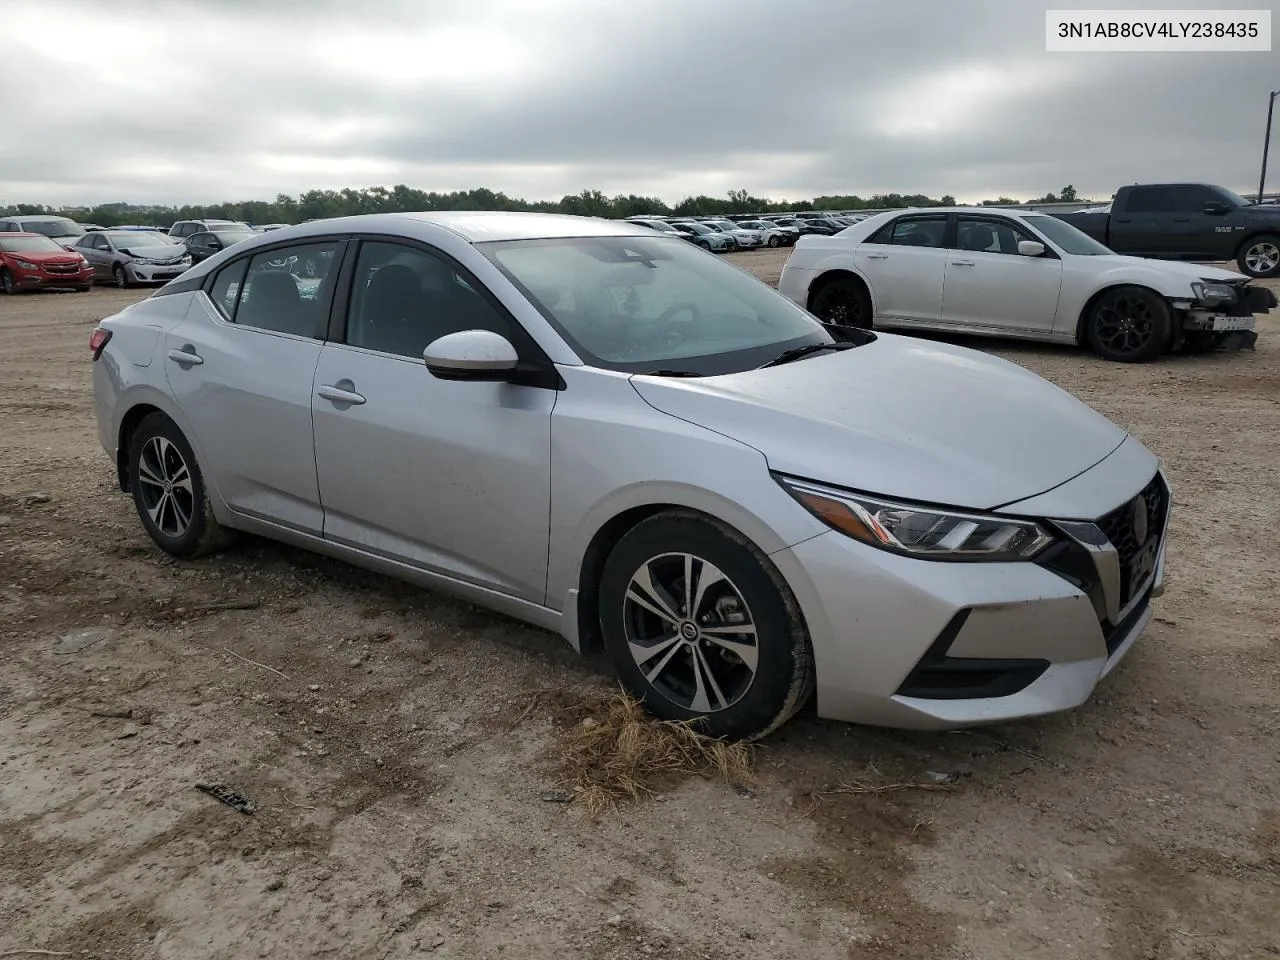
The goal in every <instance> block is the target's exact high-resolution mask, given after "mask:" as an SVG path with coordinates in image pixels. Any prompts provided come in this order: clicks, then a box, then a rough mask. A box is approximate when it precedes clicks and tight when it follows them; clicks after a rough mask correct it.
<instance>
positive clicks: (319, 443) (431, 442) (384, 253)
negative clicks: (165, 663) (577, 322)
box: [312, 241, 556, 603]
mask: <svg viewBox="0 0 1280 960" xmlns="http://www.w3.org/2000/svg"><path fill="white" fill-rule="evenodd" d="M515 322H516V321H515V320H514V319H512V318H511V317H510V316H509V315H507V313H506V312H505V311H504V310H503V309H502V308H501V307H500V306H498V304H497V301H496V300H494V299H492V298H491V296H490V295H489V294H488V292H487V291H485V290H483V288H482V287H481V286H480V285H479V283H478V281H476V280H475V279H474V278H473V277H471V276H470V275H469V274H467V273H465V271H463V270H462V268H460V267H458V266H457V265H455V264H454V263H453V262H452V261H451V260H449V259H447V258H446V257H444V256H443V255H442V254H439V253H438V252H437V251H434V250H432V249H430V248H427V247H423V246H417V245H404V244H400V243H392V242H383V241H365V242H362V243H361V244H360V249H359V253H358V255H357V257H356V262H355V269H354V274H353V277H352V286H351V297H350V306H349V309H348V312H347V317H346V323H345V330H344V332H343V334H342V336H341V337H340V339H339V341H338V342H331V343H327V344H325V345H324V347H323V348H322V349H321V351H320V362H319V366H318V367H317V368H316V376H315V390H314V396H313V398H312V403H313V409H314V419H315V445H316V446H315V449H316V467H317V469H318V471H319V477H320V499H321V502H322V503H323V505H324V535H325V537H326V538H328V539H331V540H335V541H338V542H340V543H343V544H347V545H350V546H355V547H358V548H360V549H362V550H366V551H369V552H371V553H376V554H380V555H382V556H386V557H390V558H394V559H397V560H401V561H404V562H407V563H410V564H413V565H415V566H418V567H421V568H423V569H426V570H431V571H433V572H436V573H442V574H445V575H447V576H451V577H454V578H457V579H460V580H465V581H468V582H471V583H475V584H480V585H482V586H486V587H489V588H491V589H494V590H498V591H500V592H502V593H505V594H507V595H510V596H515V597H519V598H521V599H524V600H529V601H532V602H534V603H542V602H543V601H544V599H545V596H546V577H547V546H548V523H549V520H550V498H551V456H550V455H551V410H552V407H553V406H554V405H555V398H556V393H555V391H554V390H548V389H544V388H541V387H530V386H517V385H514V384H509V383H465V382H452V381H445V380H437V379H436V378H434V377H433V376H432V375H431V374H430V373H428V372H427V368H426V365H425V364H424V363H423V359H422V353H423V350H424V349H425V348H426V346H427V344H429V343H430V342H431V341H432V340H435V339H436V338H437V337H440V336H443V335H445V334H448V333H456V332H459V331H461V330H472V329H487V330H493V331H496V332H498V333H501V334H503V335H504V336H507V337H510V338H512V339H513V340H516V339H517V338H515V337H514V336H513V326H514V324H515Z"/></svg>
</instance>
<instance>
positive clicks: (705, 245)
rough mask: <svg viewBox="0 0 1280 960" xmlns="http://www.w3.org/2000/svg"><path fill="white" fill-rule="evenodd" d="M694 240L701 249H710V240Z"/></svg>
mask: <svg viewBox="0 0 1280 960" xmlns="http://www.w3.org/2000/svg"><path fill="white" fill-rule="evenodd" d="M694 242H695V243H696V244H697V245H698V246H700V247H701V248H702V249H703V250H710V249H711V241H710V240H695V241H694Z"/></svg>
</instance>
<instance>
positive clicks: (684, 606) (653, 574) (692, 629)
mask: <svg viewBox="0 0 1280 960" xmlns="http://www.w3.org/2000/svg"><path fill="white" fill-rule="evenodd" d="M599 587H600V593H599V604H600V628H601V632H602V635H603V637H604V643H605V648H606V650H607V651H608V653H609V657H610V659H611V660H612V661H613V664H614V667H615V669H616V670H617V672H618V677H619V679H620V680H621V681H622V683H623V685H624V686H625V687H626V689H627V690H628V691H630V692H631V693H632V694H633V695H634V696H636V697H638V698H640V699H641V700H643V701H644V704H645V706H646V708H647V709H648V710H649V711H650V712H651V713H653V714H654V715H655V716H657V717H659V718H660V719H663V720H691V721H694V723H695V726H696V727H697V728H698V729H699V730H701V731H702V732H704V733H707V734H709V735H710V736H713V737H729V738H734V739H739V738H755V737H762V736H764V735H765V734H767V733H769V732H770V731H772V730H774V729H775V728H777V727H778V726H780V725H781V724H783V723H784V722H785V721H786V720H788V719H789V718H790V717H791V716H792V715H793V714H794V713H795V712H796V710H798V709H799V708H800V707H801V706H802V705H803V704H804V702H805V700H806V699H808V697H809V695H810V694H811V693H812V691H813V653H812V650H811V649H810V646H809V640H808V635H807V633H806V631H805V627H804V622H803V619H802V617H801V615H800V610H799V607H798V606H797V604H796V601H795V598H794V597H793V596H792V594H791V591H790V589H789V588H788V587H787V585H786V583H785V582H784V581H783V580H782V577H781V575H780V574H779V573H778V572H777V570H776V569H775V568H774V566H773V564H772V563H770V562H769V559H768V558H767V557H766V556H765V555H764V554H763V553H761V552H760V550H759V549H758V548H756V547H755V545H754V544H752V543H751V542H750V541H748V540H746V539H745V538H744V537H742V536H741V535H740V534H738V533H737V532H736V531H734V530H732V529H730V528H728V527H725V526H723V525H721V524H719V523H718V522H716V521H714V520H712V519H710V518H708V517H706V516H703V515H702V514H698V513H694V512H692V511H687V510H669V511H664V512H662V513H659V514H656V515H655V516H653V517H650V518H649V519H647V520H644V521H642V522H641V523H639V524H637V525H636V526H635V527H634V528H633V529H632V530H631V531H630V532H628V533H627V534H626V535H625V536H624V537H623V538H622V539H621V540H620V541H619V542H618V544H617V546H616V547H614V549H613V552H612V553H611V554H610V555H609V559H608V560H607V561H606V563H605V568H604V573H603V575H602V576H601V579H600V585H599Z"/></svg>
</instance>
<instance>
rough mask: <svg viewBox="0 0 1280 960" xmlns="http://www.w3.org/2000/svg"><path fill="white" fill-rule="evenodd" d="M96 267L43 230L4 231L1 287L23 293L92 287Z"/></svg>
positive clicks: (0, 235)
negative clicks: (40, 289) (59, 288)
mask: <svg viewBox="0 0 1280 960" xmlns="http://www.w3.org/2000/svg"><path fill="white" fill-rule="evenodd" d="M92 284H93V267H92V266H90V265H89V261H88V260H86V259H85V258H84V257H82V256H80V254H78V253H72V252H71V251H69V250H68V249H67V248H66V247H64V246H63V245H62V244H60V243H58V242H56V241H54V240H50V239H49V238H48V237H46V236H44V235H43V234H39V233H0V287H3V288H4V292H5V293H10V294H13V293H21V292H22V291H23V290H38V289H39V288H41V287H75V288H76V289H77V290H82V291H83V290H88V289H89V287H90V286H91V285H92Z"/></svg>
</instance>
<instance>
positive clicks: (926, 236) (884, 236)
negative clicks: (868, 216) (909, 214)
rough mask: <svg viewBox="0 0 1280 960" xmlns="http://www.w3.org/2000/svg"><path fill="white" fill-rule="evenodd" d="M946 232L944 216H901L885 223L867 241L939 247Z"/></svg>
mask: <svg viewBox="0 0 1280 960" xmlns="http://www.w3.org/2000/svg"><path fill="white" fill-rule="evenodd" d="M946 232H947V218H946V217H917V218H912V219H907V218H902V219H899V220H895V221H893V223H888V224H885V225H884V226H883V227H881V228H880V229H879V230H877V231H876V234H875V236H873V237H872V238H871V239H870V240H869V241H867V242H868V243H892V244H895V245H897V246H903V247H941V246H942V238H943V237H944V236H945V235H946Z"/></svg>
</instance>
